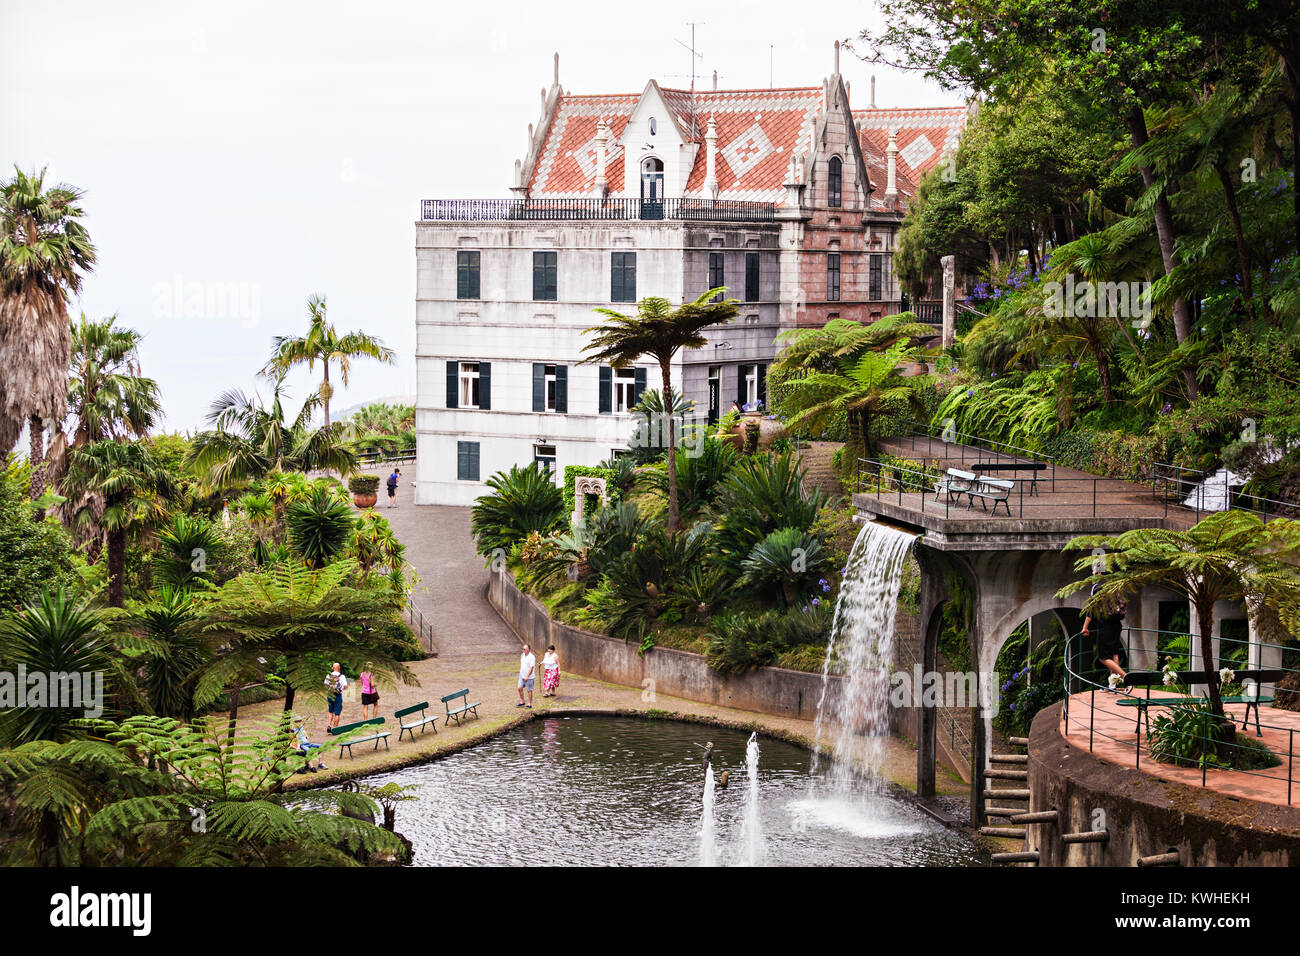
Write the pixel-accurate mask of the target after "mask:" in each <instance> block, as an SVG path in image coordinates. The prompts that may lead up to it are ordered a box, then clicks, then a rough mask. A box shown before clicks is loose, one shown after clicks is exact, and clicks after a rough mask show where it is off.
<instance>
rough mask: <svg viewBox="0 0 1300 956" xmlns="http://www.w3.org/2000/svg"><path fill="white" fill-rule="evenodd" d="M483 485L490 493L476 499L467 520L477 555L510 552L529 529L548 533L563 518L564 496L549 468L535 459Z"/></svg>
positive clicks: (498, 473) (514, 466)
mask: <svg viewBox="0 0 1300 956" xmlns="http://www.w3.org/2000/svg"><path fill="white" fill-rule="evenodd" d="M486 484H487V486H488V488H490V489H491V490H492V493H491V494H487V495H482V496H480V497H479V498H476V499H475V501H474V509H473V510H472V511H471V512H470V519H469V528H470V534H472V535H473V536H474V540H475V543H476V545H477V547H478V553H479V554H482V555H487V556H488V557H489V558H490V557H491V556H492V555H493V554H494V553H495V552H496V551H498V550H500V551H504V552H506V553H509V551H510V549H511V548H513V547H514V546H515V545H516V544H518V543H519V542H520V541H523V540H524V539H525V538H527V537H528V536H529V535H530V534H531V533H532V532H534V531H536V532H537V533H538V534H543V535H545V534H550V533H551V532H552V531H554V530H556V529H557V528H558V527H560V524H561V523H562V522H563V521H564V519H565V514H564V495H563V494H561V492H560V489H559V488H557V487H555V481H554V479H552V477H551V473H550V471H549V470H548V469H547V468H545V467H544V466H542V465H540V464H538V463H537V462H531V463H530V464H528V465H526V466H525V467H523V468H520V467H519V466H518V465H511V466H510V470H509V471H498V472H497V473H496V474H494V475H493V476H492V477H491V478H489V479H488V480H487V482H486Z"/></svg>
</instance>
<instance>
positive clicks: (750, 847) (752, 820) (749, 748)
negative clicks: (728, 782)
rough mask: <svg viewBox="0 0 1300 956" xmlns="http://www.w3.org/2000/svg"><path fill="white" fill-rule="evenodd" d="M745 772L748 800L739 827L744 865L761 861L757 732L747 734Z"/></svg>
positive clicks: (755, 864) (751, 864)
mask: <svg viewBox="0 0 1300 956" xmlns="http://www.w3.org/2000/svg"><path fill="white" fill-rule="evenodd" d="M745 773H746V775H747V776H748V777H749V802H748V803H747V804H746V806H745V819H744V822H743V824H742V825H741V829H740V839H741V862H742V863H743V864H744V865H745V866H761V865H762V863H763V824H762V821H761V820H760V818H759V815H758V734H757V733H752V734H750V735H749V743H748V744H747V745H746V746H745Z"/></svg>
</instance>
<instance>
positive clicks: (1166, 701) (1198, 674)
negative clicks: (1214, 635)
mask: <svg viewBox="0 0 1300 956" xmlns="http://www.w3.org/2000/svg"><path fill="white" fill-rule="evenodd" d="M1286 673H1287V672H1286V671H1282V670H1254V671H1250V670H1244V671H1236V672H1235V674H1234V675H1233V676H1234V679H1235V682H1236V683H1241V682H1244V681H1252V682H1253V683H1254V684H1255V687H1256V688H1258V687H1259V686H1260V685H1261V684H1272V683H1276V682H1277V681H1280V680H1281V679H1282V678H1283V677H1285V676H1286ZM1208 676H1209V675H1208V674H1207V673H1206V672H1205V671H1190V672H1188V673H1186V674H1179V675H1178V683H1180V684H1183V685H1185V686H1188V687H1195V686H1197V685H1198V684H1205V683H1207V681H1208ZM1216 676H1217V675H1216ZM1164 680H1165V675H1164V673H1163V672H1161V671H1131V672H1130V673H1129V674H1128V675H1127V676H1125V678H1124V686H1125V687H1145V688H1146V689H1147V693H1146V696H1145V697H1125V698H1123V699H1121V700H1118V701H1116V703H1117V704H1118V705H1119V706H1120V707H1136V708H1137V711H1138V714H1137V723H1136V726H1135V727H1134V729H1133V733H1135V734H1138V733H1141V732H1142V724H1143V722H1144V721H1145V723H1146V727H1147V733H1148V734H1149V733H1151V716H1150V714H1149V713H1148V711H1149V710H1150V708H1152V707H1183V706H1186V705H1188V704H1193V703H1198V702H1199V701H1200V698H1199V697H1192V696H1188V695H1183V696H1180V697H1152V696H1151V688H1152V687H1153V686H1155V685H1160V684H1163V683H1164ZM1222 700H1223V702H1224V703H1225V704H1245V705H1246V713H1245V714H1244V715H1243V716H1242V719H1241V729H1242V730H1245V729H1246V728H1247V727H1248V726H1249V724H1250V711H1251V709H1252V708H1254V711H1255V736H1256V737H1262V736H1264V735H1263V733H1262V732H1261V730H1260V726H1259V705H1260V704H1271V703H1273V700H1274V698H1273V697H1267V696H1259V695H1258V694H1252V695H1250V696H1246V695H1243V694H1235V695H1232V696H1228V697H1224V698H1222Z"/></svg>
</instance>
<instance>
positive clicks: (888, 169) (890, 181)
mask: <svg viewBox="0 0 1300 956" xmlns="http://www.w3.org/2000/svg"><path fill="white" fill-rule="evenodd" d="M897 200H898V133H897V131H896V130H895V129H894V128H893V127H892V126H891V127H890V128H889V145H888V146H886V147H885V202H887V203H888V202H896V201H897Z"/></svg>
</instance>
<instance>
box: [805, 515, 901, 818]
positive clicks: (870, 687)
mask: <svg viewBox="0 0 1300 956" xmlns="http://www.w3.org/2000/svg"><path fill="white" fill-rule="evenodd" d="M915 540H916V536H915V535H913V534H910V533H908V532H905V531H899V530H897V529H895V528H891V527H889V526H887V525H882V524H877V523H876V522H874V521H867V522H865V523H864V524H863V526H862V530H861V531H860V532H858V537H857V540H856V541H854V543H853V551H852V553H851V554H850V555H849V561H848V565H847V566H846V568H845V573H844V579H843V581H842V582H841V585H840V594H839V599H838V600H837V601H836V603H835V617H834V620H833V622H832V624H831V635H830V640H829V642H828V643H827V645H826V663H825V664H824V665H823V667H822V692H821V697H820V699H819V700H818V702H817V721H816V725H815V726H816V732H817V746H818V750H820V749H821V748H822V747H823V746H825V745H827V744H829V745H830V746H831V747H832V748H833V751H834V756H835V759H834V760H833V761H832V763H831V773H830V777H831V784H832V787H833V789H834V790H835V791H837V792H839V793H841V794H847V793H849V792H850V791H851V790H853V789H854V786H855V784H858V783H860V782H861V781H863V780H865V781H866V783H867V785H868V786H869V787H871V788H872V789H874V788H875V787H876V786H877V785H878V783H879V780H880V777H879V771H880V766H881V760H882V758H883V756H884V746H883V744H882V742H881V741H882V737H883V736H884V735H885V734H887V733H888V732H889V692H890V684H889V668H890V665H891V664H892V663H893V660H894V614H895V611H896V610H897V607H898V592H899V589H900V588H901V586H902V579H903V565H904V562H905V561H906V559H907V554H908V552H909V551H910V550H911V547H912V543H913V542H914V541H915ZM832 662H834V663H832ZM833 672H838V673H842V674H843V678H844V679H843V681H841V682H838V683H840V684H841V686H840V687H838V688H837V689H836V690H837V692H834V693H828V691H830V687H831V675H832V673H833ZM817 765H818V757H817V752H816V751H814V755H813V770H814V771H815V770H816V769H817Z"/></svg>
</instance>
